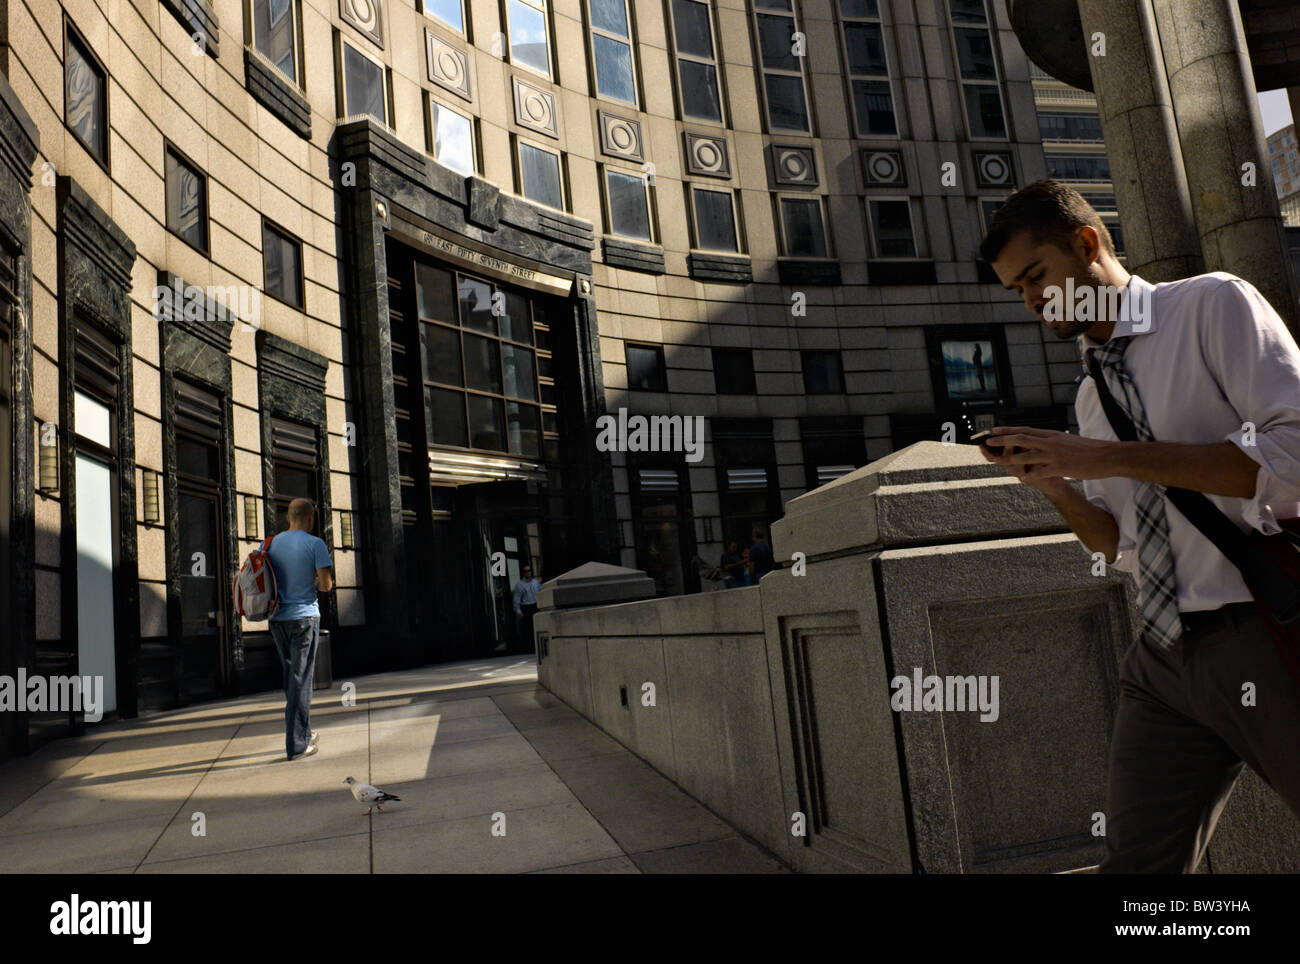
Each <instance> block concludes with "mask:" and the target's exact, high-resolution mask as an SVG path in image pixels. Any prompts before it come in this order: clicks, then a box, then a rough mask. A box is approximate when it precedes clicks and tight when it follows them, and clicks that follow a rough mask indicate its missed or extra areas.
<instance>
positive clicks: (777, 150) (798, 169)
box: [772, 144, 817, 187]
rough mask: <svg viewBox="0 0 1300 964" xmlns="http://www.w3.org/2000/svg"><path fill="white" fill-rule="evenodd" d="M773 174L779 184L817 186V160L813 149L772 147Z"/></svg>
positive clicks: (788, 146) (786, 146)
mask: <svg viewBox="0 0 1300 964" xmlns="http://www.w3.org/2000/svg"><path fill="white" fill-rule="evenodd" d="M772 172H773V175H774V177H775V178H776V183H777V184H798V185H801V186H807V187H815V186H816V185H817V158H816V155H815V154H814V153H813V149H812V148H811V147H792V146H790V145H788V144H773V145H772Z"/></svg>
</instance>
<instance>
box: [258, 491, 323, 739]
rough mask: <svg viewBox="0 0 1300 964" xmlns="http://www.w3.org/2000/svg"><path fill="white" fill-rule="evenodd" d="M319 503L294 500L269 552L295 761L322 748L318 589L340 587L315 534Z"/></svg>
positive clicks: (274, 625)
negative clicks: (314, 711) (315, 692)
mask: <svg viewBox="0 0 1300 964" xmlns="http://www.w3.org/2000/svg"><path fill="white" fill-rule="evenodd" d="M315 518H316V508H315V506H313V505H312V504H311V502H310V501H308V500H307V499H294V500H293V501H292V502H290V503H289V528H288V530H286V531H285V532H281V533H280V534H279V535H277V536H275V537H274V538H273V539H272V540H271V545H270V548H268V549H267V551H266V554H267V555H268V556H269V557H270V559H271V568H272V569H273V570H274V571H275V586H276V594H277V596H278V597H279V599H280V605H279V608H278V609H276V611H275V615H274V616H272V617H271V620H270V622H271V638H272V639H274V640H275V649H276V652H278V653H279V654H280V664H281V666H282V667H283V669H284V701H285V705H284V730H285V737H284V739H285V743H284V747H285V755H286V756H288V758H289V759H290V760H295V759H298V758H299V757H304V756H311V755H312V754H313V753H315V752H316V745H317V734H316V732H315V731H314V730H312V728H311V688H312V677H313V675H314V673H315V669H316V647H317V645H318V643H319V642H320V607H319V606H318V605H317V604H316V593H317V591H318V590H319V591H320V592H329V591H330V590H331V589H333V588H334V580H333V578H332V577H331V575H330V568H331V566H332V563H331V562H330V554H329V549H328V548H327V547H326V545H325V543H324V542H322V541H321V540H320V539H318V538H316V537H315V536H314V535H312V534H311V530H312V528H313V527H314V523H315Z"/></svg>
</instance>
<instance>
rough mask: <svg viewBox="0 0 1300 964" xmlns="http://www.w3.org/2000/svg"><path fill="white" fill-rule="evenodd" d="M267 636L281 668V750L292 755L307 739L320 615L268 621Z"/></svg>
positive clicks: (296, 752) (302, 746)
mask: <svg viewBox="0 0 1300 964" xmlns="http://www.w3.org/2000/svg"><path fill="white" fill-rule="evenodd" d="M271 638H272V639H273V640H275V651H276V652H277V653H279V654H280V667H281V669H282V670H283V671H284V752H285V755H286V756H289V757H295V756H297V755H298V754H299V753H301V752H302V751H303V750H305V749H307V743H308V741H309V740H310V739H311V687H312V677H313V676H314V675H315V672H316V647H317V645H318V644H319V642H320V617H319V616H309V617H307V618H306V619H284V620H280V621H278V622H276V621H272V622H271Z"/></svg>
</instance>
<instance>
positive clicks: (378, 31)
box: [339, 0, 384, 50]
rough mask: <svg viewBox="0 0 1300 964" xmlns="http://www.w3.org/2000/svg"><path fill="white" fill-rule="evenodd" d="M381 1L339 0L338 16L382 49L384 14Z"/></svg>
mask: <svg viewBox="0 0 1300 964" xmlns="http://www.w3.org/2000/svg"><path fill="white" fill-rule="evenodd" d="M381 3H382V0H339V16H340V17H342V18H343V20H344V22H345V23H349V24H351V25H352V26H354V27H356V28H357V29H358V30H360V31H361V32H362V33H363V34H365V35H366V39H367V40H369V41H371V42H372V43H374V44H376V45H377V46H378V47H379V49H380V50H383V49H384V33H383V29H384V20H383V17H384V14H383V7H382V6H381Z"/></svg>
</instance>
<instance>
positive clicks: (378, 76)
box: [339, 37, 388, 125]
mask: <svg viewBox="0 0 1300 964" xmlns="http://www.w3.org/2000/svg"><path fill="white" fill-rule="evenodd" d="M339 42H340V45H341V50H340V58H341V61H342V66H343V116H344V117H360V116H362V115H364V114H369V115H370V116H371V117H373V118H374V119H375V120H377V121H379V123H381V124H384V125H387V124H388V90H387V86H386V85H385V83H384V65H383V64H381V63H380V62H379V61H377V60H372V59H370V57H368V56H366V55H365V54H363V53H362V52H361V51H359V50H357V48H356V47H354V46H352V45H351V44H350V43H348V42H347V41H346V40H343V39H342V38H341V37H340V38H339Z"/></svg>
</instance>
